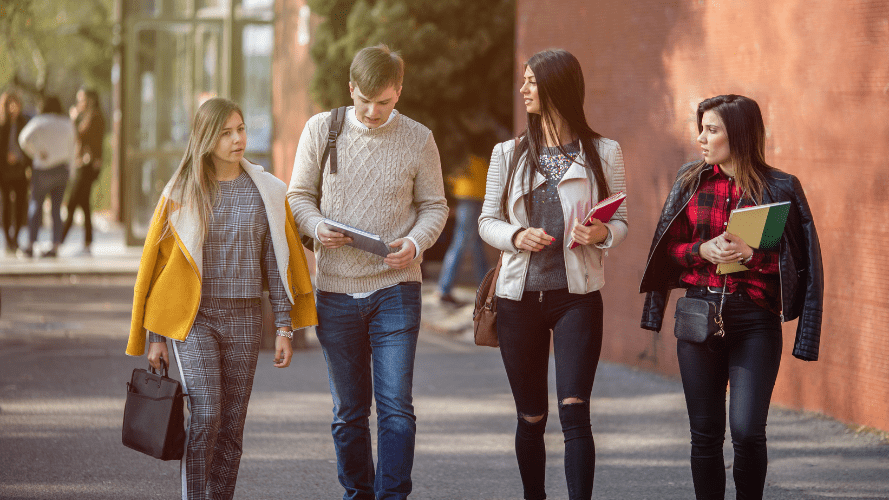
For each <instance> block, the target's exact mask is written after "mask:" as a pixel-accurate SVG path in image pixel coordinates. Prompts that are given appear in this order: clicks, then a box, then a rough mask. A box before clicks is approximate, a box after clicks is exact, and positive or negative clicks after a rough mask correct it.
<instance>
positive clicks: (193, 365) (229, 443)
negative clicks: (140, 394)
mask: <svg viewBox="0 0 889 500" xmlns="http://www.w3.org/2000/svg"><path fill="white" fill-rule="evenodd" d="M243 116H244V115H243V113H241V110H240V109H239V108H238V106H237V105H236V104H235V103H233V102H231V101H229V100H227V99H221V98H214V99H210V100H208V101H207V102H205V103H204V104H202V105H201V107H200V109H198V112H197V115H196V116H195V119H194V124H193V126H192V132H191V137H190V139H189V143H188V149H187V150H186V153H185V156H184V158H183V159H182V162H181V163H180V165H179V169H178V170H176V173H175V174H173V178H172V180H170V182H169V184H168V185H167V187H166V188H165V189H164V192H163V195H162V196H161V199H160V201H159V202H158V207H157V209H156V210H155V213H154V217H153V218H152V222H151V227H150V228H149V231H148V235H147V237H146V239H145V249H144V251H143V254H142V261H141V264H140V266H139V274H138V276H137V278H136V287H135V291H134V299H133V320H132V327H131V331H130V340H129V343H128V345H127V354H130V355H133V356H141V355H142V354H143V352H144V350H145V337H146V334H145V332H146V331H147V332H148V341H149V348H148V362H149V363H150V364H151V366H153V367H154V368H158V369H159V368H161V364H162V362H163V363H165V364H167V365H169V352H168V349H167V342H166V338H167V337H169V338H170V339H172V345H173V351H174V353H175V355H176V362H177V365H178V366H179V370H180V375H181V376H182V383H183V385H184V386H185V389H186V392H187V393H188V406H189V410H190V416H189V425H188V432H187V441H186V448H185V456H184V457H183V467H182V470H183V472H184V474H183V476H182V498H183V499H209V498H213V499H216V500H218V499H228V498H232V497H233V496H234V491H235V482H236V481H237V477H238V468H239V465H240V460H241V450H242V444H241V443H242V439H243V434H244V422H245V419H246V417H247V403H248V401H249V399H250V392H251V390H252V388H253V374H254V372H255V371H256V362H257V358H258V355H259V345H260V340H261V337H262V307H261V303H260V300H261V297H262V293H263V286H264V284H266V283H267V285H268V290H269V299H270V300H271V304H272V311H273V312H274V316H275V326H276V327H277V329H278V335H277V337H276V339H275V359H274V366H275V367H277V368H284V367H286V366H288V365H289V364H290V358H291V356H292V353H293V351H292V349H291V346H290V339H291V338H292V335H293V333H292V332H293V329H295V328H302V327H305V326H310V325H315V324H317V322H318V320H317V315H316V313H315V303H314V297H313V295H312V286H311V282H310V280H309V274H308V269H307V267H306V259H305V254H304V253H303V251H302V247H301V246H300V243H299V235H298V233H297V231H296V226H295V223H294V221H293V215H292V214H291V213H290V210H289V207H288V205H287V202H286V200H285V197H284V194H285V191H286V189H287V186H286V185H285V184H284V182H283V181H281V180H280V179H277V178H276V177H275V176H273V175H272V174H270V173H268V172H266V171H265V170H264V169H263V168H262V167H261V166H258V165H254V164H252V163H250V162H248V161H247V160H245V159H244V151H245V149H246V146H247V133H246V129H245V126H244V117H243Z"/></svg>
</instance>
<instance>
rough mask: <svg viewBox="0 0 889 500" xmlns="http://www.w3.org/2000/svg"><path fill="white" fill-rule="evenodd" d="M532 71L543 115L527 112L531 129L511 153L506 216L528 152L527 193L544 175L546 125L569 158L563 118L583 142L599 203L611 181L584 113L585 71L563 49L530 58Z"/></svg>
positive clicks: (504, 198)
mask: <svg viewBox="0 0 889 500" xmlns="http://www.w3.org/2000/svg"><path fill="white" fill-rule="evenodd" d="M524 67H525V68H531V71H532V72H533V73H534V78H535V80H536V81H537V94H538V96H539V98H540V114H536V113H528V128H526V129H525V131H524V132H523V133H522V135H521V136H520V137H519V141H518V145H517V146H516V148H515V151H514V152H513V154H512V161H511V162H510V165H509V170H508V173H507V181H506V186H505V188H504V189H503V195H502V197H501V199H500V209H501V211H502V213H503V214H504V215H506V214H508V213H509V206H508V205H509V191H510V189H511V187H512V183H513V182H515V181H516V179H515V176H516V172H517V171H518V165H519V159H520V158H521V156H522V155H523V154H525V153H527V159H526V160H525V161H526V162H527V163H528V167H529V168H526V169H525V170H526V175H525V176H524V179H521V180H520V182H524V183H526V185H527V186H528V190H529V191H530V186H531V183H532V180H533V179H534V173H535V172H542V170H541V168H540V152H541V150H542V148H543V147H544V146H545V145H546V138H545V137H544V132H543V124H544V122H545V123H546V128H547V129H548V131H549V132H550V133H552V134H556V136H555V139H556V142H557V143H558V144H559V151H560V152H561V153H562V154H564V155H566V156H568V154H567V153H566V152H565V149H564V148H563V147H562V143H563V139H570V138H562V137H558V130H557V129H556V127H555V120H554V117H556V116H558V117H561V118H562V119H563V120H565V122H566V123H567V124H568V127H569V128H570V130H571V132H572V133H573V134H574V135H576V136H577V137H578V138H579V139H580V146H581V150H582V151H583V154H584V167H586V168H587V169H589V170H590V171H591V172H592V174H593V177H594V178H595V180H596V186H597V187H598V196H599V199H598V200H596V202H599V201H601V200H603V199H605V198H607V197H608V196H610V194H611V193H610V192H609V189H608V182H607V181H606V180H605V172H604V170H603V169H602V159H601V158H600V157H599V150H598V149H596V142H597V141H599V140H600V139H601V138H602V136H601V135H599V134H598V133H596V132H594V131H593V129H591V128H590V126H589V124H588V123H587V121H586V115H585V114H584V111H583V100H584V83H583V71H582V70H581V68H580V62H578V61H577V58H576V57H574V55H572V54H571V53H570V52H568V51H567V50H563V49H552V50H544V51H542V52H538V53H536V54H534V55H533V56H531V58H530V59H528V62H527V63H526V64H525V66H524ZM525 210H526V211H527V213H529V214H530V213H531V197H530V196H525Z"/></svg>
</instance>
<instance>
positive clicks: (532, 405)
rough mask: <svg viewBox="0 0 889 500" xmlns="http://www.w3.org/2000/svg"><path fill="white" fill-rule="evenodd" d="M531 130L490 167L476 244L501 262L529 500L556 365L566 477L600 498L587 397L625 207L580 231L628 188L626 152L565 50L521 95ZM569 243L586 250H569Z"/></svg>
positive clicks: (502, 329) (530, 65)
mask: <svg viewBox="0 0 889 500" xmlns="http://www.w3.org/2000/svg"><path fill="white" fill-rule="evenodd" d="M520 92H521V94H522V97H523V99H524V103H525V109H526V110H527V113H528V127H527V129H526V130H525V132H524V133H523V134H522V135H521V136H520V137H519V138H518V139H516V140H514V141H508V142H504V143H502V144H498V145H497V146H496V147H495V148H494V152H493V155H492V156H491V164H490V167H489V169H488V178H487V186H486V194H485V202H484V206H483V209H482V215H481V217H480V218H479V233H480V234H481V237H482V238H483V239H484V240H485V241H486V242H488V243H489V244H491V245H492V246H494V247H496V248H498V249H500V250H502V251H503V255H502V259H503V264H502V267H501V269H500V276H499V278H498V280H497V285H496V296H497V297H498V299H497V301H498V302H497V308H498V309H497V311H498V312H497V336H498V339H499V342H500V352H501V355H502V357H503V363H504V365H505V367H506V373H507V376H508V378H509V383H510V387H511V388H512V393H513V397H514V399H515V403H516V410H517V413H518V423H517V429H516V441H515V442H516V458H517V459H518V464H519V472H520V473H521V477H522V484H523V486H524V492H525V498H526V499H542V498H546V492H545V491H544V471H545V467H546V463H545V462H546V452H545V450H544V440H543V433H544V429H545V427H546V418H547V412H548V408H547V397H548V396H547V366H548V362H549V346H550V331H552V344H553V348H554V353H555V362H556V390H557V393H558V399H559V420H560V421H561V424H562V432H563V434H564V437H565V475H566V479H567V483H568V492H569V495H570V498H571V499H589V498H591V497H592V490H593V476H594V469H595V456H596V452H595V444H594V441H593V434H592V429H591V426H590V404H589V401H590V395H591V393H592V388H593V380H594V377H595V374H596V366H597V364H598V360H599V354H600V352H601V348H602V330H603V319H602V314H603V306H602V296H601V294H600V293H599V289H601V288H602V286H603V285H604V282H605V280H604V270H603V263H604V257H605V255H606V253H607V251H608V249H610V248H613V247H615V246H617V245H618V244H620V242H622V241H623V240H624V239H625V238H626V236H627V222H626V214H627V209H626V205H622V206H621V207H620V209H619V210H618V211H617V212H616V213H615V215H614V216H613V217H612V218H611V220H609V221H607V222H604V223H603V222H600V221H598V220H593V221H592V223H591V225H589V226H585V225H583V224H580V223H579V219H580V218H582V217H585V216H586V214H587V212H588V211H589V209H590V208H591V207H592V206H593V205H595V204H596V203H598V202H599V201H601V200H602V199H604V198H606V197H608V196H609V195H611V194H614V193H617V192H619V191H623V190H625V189H626V181H625V177H624V165H623V156H622V154H621V150H620V146H619V145H618V144H617V143H616V142H615V141H612V140H610V139H606V138H604V137H602V136H600V135H599V134H597V133H596V132H594V131H593V130H592V129H591V128H590V127H589V125H588V124H587V121H586V117H585V115H584V111H583V100H584V84H583V73H582V71H581V68H580V63H578V61H577V59H576V58H575V57H574V56H573V55H571V54H570V53H568V52H567V51H564V50H548V51H543V52H539V53H537V54H535V55H534V56H532V57H531V58H530V59H529V60H528V62H527V64H526V65H525V72H524V76H523V84H522V87H521V90H520ZM572 238H573V240H574V241H576V242H578V243H579V246H577V247H575V248H574V249H569V248H568V242H569V241H570V240H571V239H572Z"/></svg>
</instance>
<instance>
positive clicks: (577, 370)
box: [497, 289, 603, 500]
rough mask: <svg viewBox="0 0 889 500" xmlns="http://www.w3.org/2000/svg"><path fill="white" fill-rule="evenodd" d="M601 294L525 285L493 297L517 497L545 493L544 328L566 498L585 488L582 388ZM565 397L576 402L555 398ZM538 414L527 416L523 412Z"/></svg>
mask: <svg viewBox="0 0 889 500" xmlns="http://www.w3.org/2000/svg"><path fill="white" fill-rule="evenodd" d="M602 328H603V325H602V295H601V294H600V293H599V292H598V291H596V292H592V293H588V294H585V295H578V294H572V293H568V290H567V289H562V290H553V291H548V292H543V293H542V295H541V292H525V294H524V295H523V296H522V300H520V301H514V300H508V299H504V298H498V299H497V336H498V338H499V340H500V354H501V356H502V357H503V364H504V366H505V367H506V375H507V377H508V378H509V385H510V387H511V388H512V395H513V398H514V399H515V403H516V410H517V412H518V423H517V427H516V440H515V448H516V458H517V459H518V463H519V473H520V474H521V476H522V486H523V487H524V490H525V498H526V499H529V500H537V499H542V498H546V491H545V489H544V473H545V470H546V450H545V449H544V443H543V433H544V429H545V428H546V416H547V412H548V395H547V385H548V384H547V373H548V366H549V346H550V333H549V332H550V329H552V332H553V333H552V343H553V349H554V352H555V364H556V394H557V396H558V400H559V420H560V422H561V424H562V434H563V436H564V438H565V477H566V479H567V482H568V494H569V497H570V498H571V499H572V500H574V499H589V498H591V497H592V494H593V477H594V472H595V466H596V445H595V442H594V441H593V432H592V428H591V427H590V394H591V393H592V390H593V381H594V379H595V377H596V367H597V366H598V364H599V354H600V353H601V351H602ZM568 398H577V399H579V400H580V401H581V402H579V403H569V404H563V401H564V400H565V399H568ZM539 416H543V419H541V420H540V421H539V422H536V423H531V422H529V421H528V420H527V419H526V417H539Z"/></svg>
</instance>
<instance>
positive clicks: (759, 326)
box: [641, 95, 823, 499]
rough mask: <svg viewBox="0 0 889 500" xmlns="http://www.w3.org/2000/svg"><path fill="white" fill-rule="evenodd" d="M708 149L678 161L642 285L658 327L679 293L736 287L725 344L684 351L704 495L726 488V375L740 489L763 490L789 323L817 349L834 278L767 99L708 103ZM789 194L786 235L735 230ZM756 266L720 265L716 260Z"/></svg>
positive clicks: (648, 322) (806, 348)
mask: <svg viewBox="0 0 889 500" xmlns="http://www.w3.org/2000/svg"><path fill="white" fill-rule="evenodd" d="M697 116H698V130H699V131H700V135H699V136H698V139H697V140H698V143H699V144H700V147H701V153H702V156H703V159H702V160H701V161H698V162H695V163H690V164H687V165H685V166H683V167H682V168H681V169H680V170H679V174H678V176H677V179H676V183H675V185H674V186H673V189H672V191H671V192H670V195H669V197H668V198H667V202H666V203H665V205H664V211H663V213H662V214H661V219H660V222H659V223H658V228H657V231H656V233H655V238H654V241H653V242H652V247H651V253H650V254H649V260H648V265H647V266H646V269H645V273H644V275H643V278H642V286H641V291H642V292H647V295H646V299H645V308H644V311H643V319H642V328H645V329H649V330H654V331H659V330H660V327H661V322H662V319H663V315H664V309H665V307H666V302H667V300H668V298H669V291H670V289H672V288H687V289H688V291H687V292H686V296H687V297H697V298H703V299H705V300H707V301H709V302H713V303H715V304H719V302H720V298H721V297H720V295H721V294H723V293H724V294H725V303H724V308H723V320H724V322H725V323H724V329H725V337H724V342H715V341H714V340H722V339H720V338H718V337H711V338H710V340H709V341H707V342H704V343H692V342H688V341H684V340H679V341H678V343H677V344H678V345H677V352H678V358H679V368H680V373H681V375H682V385H683V388H684V390H685V401H686V405H687V407H688V415H689V421H690V425H691V435H692V449H691V470H692V478H693V480H694V486H695V494H696V496H697V498H698V499H722V498H724V496H725V464H724V460H723V453H722V445H723V441H724V440H725V418H726V416H725V395H726V385H727V384H728V383H729V381H730V383H731V388H732V390H731V401H730V407H729V422H730V427H731V436H732V444H733V446H734V450H735V458H734V465H733V468H732V469H733V470H732V473H733V475H734V479H735V487H736V490H737V497H738V498H744V499H758V498H762V494H763V488H764V484H765V477H766V469H767V463H768V458H767V453H766V435H765V428H766V418H767V416H768V411H769V402H770V400H771V396H772V389H773V388H774V386H775V379H776V378H777V376H778V366H779V364H780V362H781V349H782V345H783V342H782V339H781V333H782V329H781V323H782V321H785V320H787V321H789V320H792V319H795V318H797V317H798V318H800V320H799V328H798V331H797V339H796V343H795V346H794V351H793V354H794V356H796V357H798V358H800V359H804V360H810V361H814V360H816V359H817V358H818V342H819V336H820V331H821V309H822V308H821V300H822V288H823V278H822V272H821V252H820V247H819V244H818V236H817V234H816V232H815V225H814V222H813V221H812V214H811V212H810V211H809V206H808V203H807V201H806V197H805V194H804V193H803V190H802V187H801V186H800V183H799V181H798V180H797V179H796V177H794V176H792V175H789V174H786V173H784V172H781V171H780V170H778V169H775V168H773V167H771V166H769V165H768V164H766V162H765V156H764V152H765V126H764V124H763V120H762V115H761V113H760V110H759V106H758V105H757V104H756V102H755V101H753V100H752V99H749V98H747V97H743V96H737V95H725V96H718V97H713V98H711V99H707V100H705V101H704V102H702V103H701V104H700V105H699V106H698V112H697ZM783 201H789V202H790V203H791V208H790V213H789V214H788V218H787V223H786V225H785V229H784V234H783V235H782V237H781V242H780V245H779V246H778V247H777V248H773V249H768V250H766V249H753V248H751V247H750V246H748V245H747V244H746V243H745V242H744V241H743V240H742V239H741V238H739V237H737V236H735V235H733V234H730V233H728V232H726V226H727V225H728V219H729V215H730V214H731V211H732V210H733V209H736V208H742V207H748V206H753V205H763V204H768V203H777V202H783ZM732 262H740V263H742V264H743V265H744V266H746V267H747V268H748V270H747V271H743V272H738V273H732V274H726V275H717V274H716V267H717V264H723V263H732Z"/></svg>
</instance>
